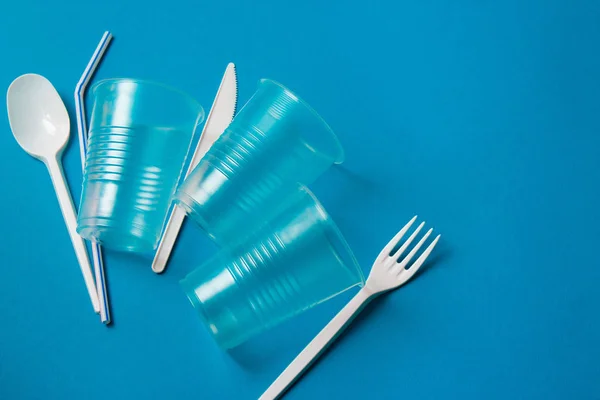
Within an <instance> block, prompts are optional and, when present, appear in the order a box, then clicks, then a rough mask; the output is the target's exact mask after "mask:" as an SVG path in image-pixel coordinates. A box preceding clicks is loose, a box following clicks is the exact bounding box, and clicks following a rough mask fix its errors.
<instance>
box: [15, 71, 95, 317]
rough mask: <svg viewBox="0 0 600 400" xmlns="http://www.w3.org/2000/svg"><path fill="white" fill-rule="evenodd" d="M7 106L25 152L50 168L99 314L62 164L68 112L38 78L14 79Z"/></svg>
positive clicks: (88, 288)
mask: <svg viewBox="0 0 600 400" xmlns="http://www.w3.org/2000/svg"><path fill="white" fill-rule="evenodd" d="M6 104H7V107H8V120H9V123H10V128H11V130H12V133H13V135H14V137H15V139H16V140H17V142H18V143H19V145H20V146H21V147H22V148H23V150H25V151H26V152H27V153H29V155H31V156H33V157H35V158H37V159H38V160H40V161H43V162H44V164H46V167H47V168H48V172H49V173H50V177H51V178H52V184H53V185H54V190H55V191H56V196H58V203H59V204H60V209H61V211H62V214H63V218H64V220H65V223H66V224H67V229H68V230H69V235H70V236H71V242H73V247H74V248H75V254H76V255H77V260H78V261H79V266H80V267H81V273H82V274H83V279H84V280H85V284H86V286H87V290H88V293H89V295H90V299H91V300H92V305H93V306H94V311H96V313H98V312H99V311H100V307H99V304H98V294H97V292H96V285H95V284H94V277H93V274H92V268H91V266H90V260H89V258H88V254H87V249H86V247H85V244H84V242H83V239H82V238H81V236H79V235H78V234H77V231H76V227H77V217H76V214H75V207H74V206H73V200H72V199H71V194H70V193H69V189H68V188H67V184H66V181H65V176H64V173H63V169H62V163H61V157H62V152H63V150H64V148H65V145H66V144H67V142H68V141H69V132H70V123H69V114H68V113H67V109H66V107H65V105H64V103H63V102H62V100H61V98H60V96H59V95H58V92H57V91H56V89H54V86H52V84H51V83H50V81H48V79H46V78H44V77H43V76H40V75H36V74H26V75H21V76H20V77H18V78H17V79H15V80H14V81H13V82H12V83H11V84H10V87H9V88H8V92H7V94H6Z"/></svg>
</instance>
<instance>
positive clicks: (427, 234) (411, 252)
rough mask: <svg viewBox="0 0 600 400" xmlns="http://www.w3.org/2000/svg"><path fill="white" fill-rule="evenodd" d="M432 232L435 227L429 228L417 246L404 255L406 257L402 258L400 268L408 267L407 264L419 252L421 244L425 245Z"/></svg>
mask: <svg viewBox="0 0 600 400" xmlns="http://www.w3.org/2000/svg"><path fill="white" fill-rule="evenodd" d="M431 232H433V228H431V229H429V230H428V231H427V233H426V234H425V235H423V237H422V238H421V240H419V242H418V243H417V244H416V245H415V247H413V249H412V250H411V251H410V253H408V255H407V256H406V257H404V259H402V261H401V262H400V263H399V265H398V266H399V267H400V268H404V267H406V264H408V262H409V261H410V260H412V258H413V257H414V256H415V254H417V251H419V249H420V248H421V246H423V243H425V241H426V240H427V238H428V237H429V235H431ZM397 260H398V261H400V257H398V259H397Z"/></svg>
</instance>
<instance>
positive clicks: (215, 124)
mask: <svg viewBox="0 0 600 400" xmlns="http://www.w3.org/2000/svg"><path fill="white" fill-rule="evenodd" d="M236 105H237V77H236V73H235V65H234V64H233V63H229V64H228V65H227V68H226V69H225V74H223V79H222V80H221V84H220V85H219V89H218V90H217V95H216V96H215V100H214V101H213V104H212V107H211V108H210V111H209V113H208V117H207V118H206V123H205V124H204V128H203V129H202V133H201V134H200V139H199V140H198V145H197V146H196V150H195V151H194V154H193V155H192V160H191V161H190V165H189V167H188V170H187V172H186V174H185V176H186V177H187V176H188V175H189V174H190V173H191V172H192V171H193V170H194V168H195V167H196V166H197V165H198V163H199V162H200V160H201V159H202V157H204V155H205V154H206V152H207V151H208V149H210V146H212V144H213V143H214V142H215V141H216V140H217V139H218V138H219V136H221V134H222V133H223V131H225V129H226V128H227V127H228V126H229V124H230V123H231V121H232V120H233V115H234V114H235V109H236ZM184 219H185V211H184V210H183V209H182V208H180V207H177V206H175V207H173V210H172V211H171V214H170V215H169V219H168V220H167V224H166V226H165V230H164V232H163V235H162V237H161V239H160V242H159V244H158V249H157V250H156V255H155V256H154V260H153V262H152V270H153V271H154V272H156V273H157V274H160V273H161V272H163V271H164V270H165V268H166V266H167V262H168V261H169V257H170V256H171V251H172V250H173V246H174V245H175V241H176V240H177V236H178V235H179V230H180V229H181V224H182V223H183V220H184Z"/></svg>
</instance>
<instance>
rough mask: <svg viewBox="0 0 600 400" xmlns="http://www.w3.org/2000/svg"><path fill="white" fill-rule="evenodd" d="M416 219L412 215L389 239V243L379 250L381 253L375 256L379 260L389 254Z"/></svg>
mask: <svg viewBox="0 0 600 400" xmlns="http://www.w3.org/2000/svg"><path fill="white" fill-rule="evenodd" d="M416 219H417V216H416V215H415V216H414V217H412V219H411V220H410V221H408V223H407V224H406V225H404V227H403V228H402V229H400V231H399V232H398V233H396V235H395V236H394V237H393V238H392V240H390V241H389V243H388V244H386V245H385V247H384V248H383V250H381V253H379V256H377V260H381V259H383V258H385V257H388V256H389V255H390V253H391V252H392V250H393V249H394V247H396V245H397V244H398V242H399V241H400V239H402V236H404V234H405V233H406V231H408V229H409V228H410V227H411V225H412V224H413V223H414V222H415V220H416Z"/></svg>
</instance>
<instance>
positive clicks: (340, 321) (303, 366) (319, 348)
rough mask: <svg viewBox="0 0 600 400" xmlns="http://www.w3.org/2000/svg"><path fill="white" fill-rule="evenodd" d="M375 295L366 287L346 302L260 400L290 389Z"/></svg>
mask: <svg viewBox="0 0 600 400" xmlns="http://www.w3.org/2000/svg"><path fill="white" fill-rule="evenodd" d="M373 297H374V294H373V293H372V292H371V291H370V290H368V289H367V288H366V287H363V288H362V289H360V291H359V292H358V293H357V294H356V295H355V296H354V297H353V298H352V300H350V301H349V302H348V304H346V306H345V307H344V308H342V310H341V311H340V312H339V313H337V315H336V316H335V317H333V319H332V320H331V321H330V322H329V323H328V324H327V326H325V328H323V330H321V332H319V334H318V335H317V336H315V338H314V339H313V340H312V341H311V342H310V343H309V344H308V346H306V347H305V348H304V350H302V352H301V353H300V354H298V356H297V357H296V358H295V359H294V361H292V363H291V364H290V365H288V367H287V368H286V369H285V370H284V371H283V372H282V373H281V375H279V376H278V377H277V379H275V382H273V383H272V384H271V386H269V388H268V389H267V390H266V391H265V392H264V393H263V394H262V396H260V398H259V400H274V399H277V398H279V397H280V396H281V395H283V393H284V392H285V391H286V390H287V389H289V388H290V387H291V386H292V385H293V384H294V382H296V380H297V379H298V378H300V376H302V374H303V373H304V372H305V371H306V370H307V369H308V367H310V365H311V364H312V363H313V362H314V361H316V360H317V358H319V356H320V355H321V354H323V352H324V351H325V350H326V349H327V347H329V345H330V344H331V343H333V342H334V341H335V339H336V338H337V337H338V336H339V335H340V333H342V332H343V331H344V330H345V329H346V328H347V327H348V325H350V322H352V320H353V319H354V317H356V316H357V315H358V313H359V312H360V311H361V310H362V309H363V308H364V306H365V305H367V303H368V302H369V301H370V300H371V299H372V298H373Z"/></svg>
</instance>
